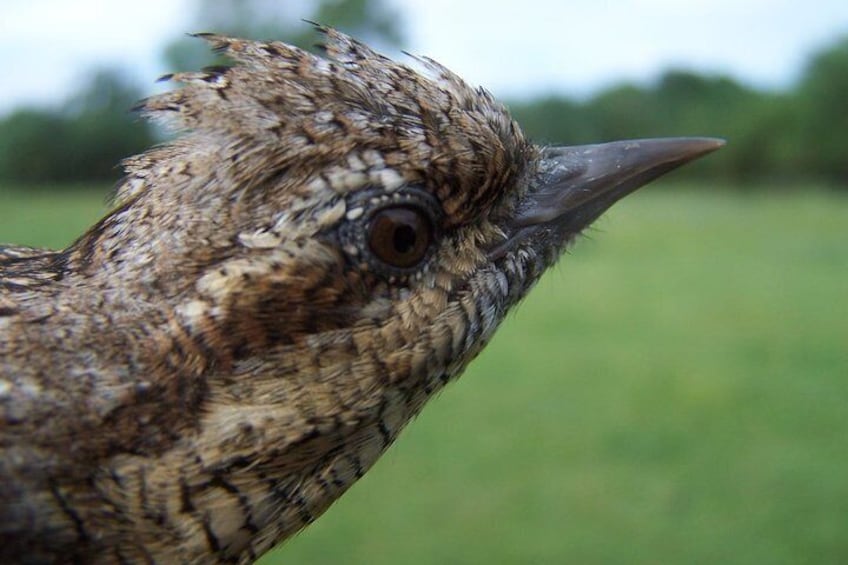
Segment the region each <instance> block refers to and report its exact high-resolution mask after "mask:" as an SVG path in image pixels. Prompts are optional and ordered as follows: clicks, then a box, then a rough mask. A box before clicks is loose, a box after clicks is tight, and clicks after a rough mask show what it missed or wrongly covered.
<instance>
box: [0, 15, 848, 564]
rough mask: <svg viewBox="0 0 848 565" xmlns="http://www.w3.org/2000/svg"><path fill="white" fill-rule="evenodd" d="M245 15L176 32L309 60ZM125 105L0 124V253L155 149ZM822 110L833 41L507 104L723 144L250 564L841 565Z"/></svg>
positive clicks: (11, 116) (844, 447)
mask: <svg viewBox="0 0 848 565" xmlns="http://www.w3.org/2000/svg"><path fill="white" fill-rule="evenodd" d="M260 5H261V2H232V1H228V2H217V3H216V2H211V1H210V2H199V3H198V6H199V7H200V8H199V9H198V12H197V18H196V19H197V22H198V28H197V29H216V30H221V31H226V32H231V33H241V34H244V35H248V36H253V37H268V36H270V35H273V34H276V35H279V33H278V32H279V31H280V30H282V35H283V36H284V37H285V38H286V39H288V40H291V41H297V42H299V43H300V44H308V43H311V42H314V40H315V36H314V35H313V34H312V32H311V31H310V30H309V29H308V26H304V25H303V24H300V25H293V24H291V23H286V22H283V21H276V20H274V19H273V18H268V17H259V15H258V14H257V13H255V12H251V9H255V8H257V7H259V6H260ZM402 17H403V14H402V11H398V10H397V9H395V8H392V7H391V6H389V5H387V4H385V3H381V2H378V1H376V0H357V1H351V2H339V1H324V2H319V3H315V8H314V14H312V17H311V18H310V19H314V20H317V21H321V22H324V23H328V24H333V25H337V26H339V27H341V28H342V29H345V30H347V31H351V32H353V33H355V34H356V35H358V36H360V37H367V38H369V39H373V40H376V41H378V42H382V43H383V44H385V45H390V46H392V45H393V46H398V45H403V41H404V34H403V29H404V27H403V25H402ZM257 22H260V24H261V25H259V24H257ZM847 31H848V30H847ZM473 41H474V34H473V31H471V30H470V31H469V42H470V43H473ZM162 50H163V53H164V54H165V57H166V58H167V59H168V60H169V61H170V62H172V64H173V65H174V68H196V67H198V66H202V65H204V64H209V63H210V62H213V61H212V60H211V59H209V58H208V55H207V54H206V52H205V51H203V50H202V48H199V47H198V46H197V45H196V44H194V43H192V42H190V41H188V42H186V40H182V39H178V38H177V39H175V40H174V41H173V42H172V43H171V44H169V45H167V46H162ZM623 56H625V55H623ZM140 95H141V91H140V90H139V89H138V87H137V86H136V85H135V83H134V82H133V79H132V78H131V77H128V76H126V75H125V74H122V73H121V72H118V71H116V70H114V69H99V70H96V71H95V72H93V74H92V79H91V80H90V81H89V83H88V84H87V85H86V86H85V87H84V88H82V89H81V90H80V91H79V92H76V93H73V94H69V96H68V98H67V102H66V103H64V104H61V105H59V106H56V107H51V108H41V107H28V108H20V109H16V110H14V111H12V112H9V113H7V114H6V115H5V116H2V117H0V242H15V243H20V244H30V245H44V246H51V247H60V246H64V245H67V244H68V243H69V242H70V241H72V239H73V238H74V237H76V236H78V235H79V234H81V233H82V232H83V231H84V229H85V227H86V226H87V225H89V224H90V223H91V222H93V221H94V220H96V219H97V218H98V217H99V216H100V215H102V214H103V213H105V212H106V211H107V205H106V203H105V202H106V194H107V192H108V189H109V185H110V183H113V182H114V181H115V180H116V178H117V176H118V175H119V173H120V171H119V170H118V169H116V168H115V163H116V162H117V161H118V160H119V159H120V158H121V157H124V156H127V155H129V154H132V153H134V152H137V151H140V150H143V149H144V147H146V146H147V145H149V144H151V143H155V142H158V141H161V140H162V139H163V137H162V136H163V133H162V132H160V131H156V130H153V129H150V128H149V126H147V125H146V124H143V123H140V122H138V121H137V119H136V118H135V117H134V116H133V115H131V114H128V113H127V112H126V109H127V108H128V107H129V106H131V105H132V104H133V103H134V101H135V100H136V99H137V98H138V97H139V96H140ZM846 101H848V34H846V35H843V36H841V37H839V36H835V37H834V38H833V41H832V42H831V43H830V44H829V45H828V46H826V47H823V48H822V49H821V50H820V51H818V52H815V53H809V54H808V55H807V62H806V63H805V64H804V65H803V68H802V69H801V70H800V71H799V73H798V79H797V81H795V82H794V83H793V84H792V85H791V87H788V88H786V89H783V90H780V91H765V90H760V89H755V88H752V87H750V86H747V85H746V84H744V83H742V82H740V81H738V80H737V79H735V78H732V77H728V76H715V75H704V74H699V73H698V72H695V71H692V70H681V69H670V70H669V71H668V72H666V73H663V74H662V75H661V76H660V77H659V78H657V80H655V81H653V82H650V83H646V84H619V85H614V86H611V87H609V88H606V89H603V90H602V91H599V92H597V93H595V94H594V95H592V96H589V97H584V98H572V97H568V96H566V95H559V94H548V95H545V96H540V97H537V98H533V99H526V100H514V101H512V102H511V103H510V107H511V108H512V110H513V112H514V113H515V115H516V117H517V118H518V120H519V121H520V122H521V123H522V125H523V126H524V128H525V131H526V132H527V133H528V135H530V137H532V138H534V139H536V140H539V141H542V142H556V143H585V142H593V141H601V140H609V139H616V138H628V137H648V136H657V135H686V134H710V135H718V136H724V137H727V138H728V139H729V144H728V146H727V147H726V148H725V149H723V150H722V151H721V152H719V153H718V154H716V155H714V156H710V157H709V158H707V159H705V160H703V161H702V162H699V163H697V164H696V165H695V166H691V167H687V168H686V169H685V170H682V171H680V172H678V173H674V175H672V177H671V178H670V179H669V180H668V181H664V182H661V183H657V184H656V185H655V186H652V187H650V188H648V189H643V190H642V191H640V192H639V193H637V194H635V195H633V196H632V197H628V199H626V200H625V201H624V202H622V203H620V204H618V205H616V207H615V208H614V209H613V210H611V211H610V212H609V213H608V214H607V215H606V216H604V218H602V219H601V220H600V221H599V222H598V223H597V224H596V225H595V226H594V228H593V229H592V230H590V232H589V233H588V234H587V237H586V238H584V239H583V241H581V242H580V243H579V244H578V245H577V246H576V247H575V249H574V250H573V251H572V252H570V253H569V254H568V255H567V256H565V257H564V258H563V260H562V262H561V263H560V266H558V267H557V268H555V269H553V270H552V271H551V272H550V273H548V275H547V276H546V277H545V278H544V279H543V280H542V282H541V283H540V285H539V287H538V288H537V289H536V290H535V291H534V292H533V293H531V295H530V296H529V297H528V299H527V300H526V301H525V302H524V303H523V304H522V305H521V306H520V307H519V308H518V309H517V310H516V312H515V313H514V314H512V315H511V316H510V317H509V319H508V320H507V321H506V322H505V323H504V326H503V327H502V329H501V330H500V331H499V333H498V334H497V336H496V337H495V339H494V340H493V341H492V343H491V345H490V346H489V347H488V348H487V349H486V350H485V351H484V352H483V354H482V355H481V356H480V358H479V359H478V360H477V361H475V362H474V363H473V364H472V365H471V368H470V369H469V370H468V372H467V373H466V374H465V375H464V376H463V377H462V379H460V380H459V382H457V383H455V384H453V385H451V386H450V387H449V388H448V389H447V391H446V392H445V393H444V394H443V395H441V396H440V397H438V398H436V399H435V400H434V401H433V402H432V403H431V405H430V406H428V408H427V409H425V410H424V412H423V414H422V416H420V417H419V418H418V419H417V420H416V421H415V422H413V423H412V424H411V425H410V426H409V429H408V430H407V431H406V432H404V434H403V435H402V437H401V439H400V440H399V442H398V443H397V444H396V445H395V446H393V447H392V448H391V449H390V450H389V452H388V453H387V454H386V455H385V456H384V457H383V459H381V460H380V462H378V464H377V465H376V467H375V468H374V469H373V470H372V471H371V472H369V473H368V475H366V477H365V478H364V479H362V480H361V481H360V482H359V483H357V484H356V485H355V486H354V487H353V488H352V489H351V491H350V493H349V494H348V495H347V496H346V497H344V498H343V499H342V500H341V501H339V502H338V503H337V504H336V505H334V506H333V507H332V508H331V509H330V511H328V513H327V514H326V515H325V516H324V517H322V518H321V519H320V520H318V522H317V523H316V524H314V525H313V526H312V527H310V528H309V529H307V530H306V531H305V532H304V533H302V534H301V535H299V536H298V537H296V538H295V539H293V540H291V541H290V542H288V543H287V544H285V545H284V546H283V547H281V548H279V549H277V550H275V551H274V552H272V553H271V554H269V555H268V556H266V557H265V558H264V559H263V560H262V561H261V562H262V563H264V564H266V565H268V564H271V563H362V564H366V563H368V564H377V563H434V564H435V563H563V562H568V563H598V564H602V563H640V564H641V563H644V564H649V563H717V562H720V563H739V564H743V563H744V564H749V563H769V564H782V563H786V564H794V563H816V564H818V563H832V564H839V563H848V102H846ZM508 102H509V101H508Z"/></svg>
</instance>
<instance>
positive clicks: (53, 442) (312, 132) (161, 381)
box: [0, 26, 723, 563]
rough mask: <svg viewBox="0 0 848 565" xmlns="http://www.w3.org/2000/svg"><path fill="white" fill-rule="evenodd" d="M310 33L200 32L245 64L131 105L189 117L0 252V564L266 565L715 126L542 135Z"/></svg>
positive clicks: (502, 111) (485, 98) (397, 65)
mask: <svg viewBox="0 0 848 565" xmlns="http://www.w3.org/2000/svg"><path fill="white" fill-rule="evenodd" d="M319 29H320V32H321V33H323V35H324V42H325V43H324V46H323V51H322V52H320V53H312V52H309V51H305V50H301V49H299V48H297V47H294V46H291V45H288V44H286V43H283V42H278V41H254V40H247V39H239V38H235V37H228V36H223V35H216V34H198V35H199V36H200V37H201V38H202V39H204V40H206V41H207V42H208V43H209V44H210V45H211V47H212V49H214V50H215V51H216V52H218V53H220V54H222V55H224V56H226V57H227V58H228V60H229V61H230V63H229V64H228V65H225V66H218V67H211V68H207V69H204V70H202V71H196V72H181V73H176V74H172V75H168V76H166V77H164V78H165V79H166V80H169V81H172V82H173V83H174V84H175V85H176V86H175V87H174V88H173V89H172V90H170V91H168V92H165V93H162V94H156V95H153V96H151V97H149V98H147V99H145V100H143V101H142V102H141V103H140V104H139V106H138V107H137V110H138V111H139V112H140V113H141V114H142V115H144V116H145V117H147V118H149V119H152V120H154V121H157V122H160V123H163V124H166V125H168V126H169V127H172V128H173V129H174V130H176V131H177V132H179V135H178V136H177V137H176V138H175V139H174V140H173V141H170V142H167V143H165V144H162V145H160V146H157V147H154V148H152V149H149V150H148V151H147V152H145V153H143V154H141V155H138V156H135V157H130V158H128V159H126V160H125V161H124V162H123V168H124V171H125V176H124V177H123V179H122V180H121V181H120V182H119V184H118V186H117V189H116V191H115V195H114V197H113V202H112V203H111V209H110V211H109V212H108V213H107V214H106V215H105V216H104V217H103V218H102V219H101V220H100V221H98V222H97V223H96V224H95V225H93V226H92V227H91V228H90V229H88V230H87V231H86V232H85V233H84V234H83V235H82V236H80V237H79V238H78V239H76V240H75V241H74V242H73V243H71V244H70V245H69V246H68V247H66V248H65V249H61V250H48V249H34V248H27V247H21V246H13V245H8V246H5V247H0V561H2V562H4V563H42V562H85V563H127V562H163V563H170V562H185V563H250V562H252V561H254V560H255V559H257V558H258V557H259V556H261V555H262V554H263V553H265V552H266V551H268V550H269V549H270V548H272V547H273V546H275V545H276V544H279V543H280V542H282V541H283V540H285V539H287V538H289V537H291V536H292V535H294V534H295V533H297V532H299V531H300V530H301V529H303V528H304V527H305V526H307V525H308V524H310V523H312V522H313V521H314V520H315V519H316V518H318V517H319V516H320V515H321V514H322V513H323V512H324V511H325V510H326V509H327V508H328V507H329V506H330V505H331V504H332V502H334V501H335V500H336V499H338V498H339V497H340V496H341V495H342V494H343V493H344V492H345V491H346V490H347V489H348V488H349V487H350V486H351V485H352V484H353V483H354V482H355V481H356V480H357V479H359V478H360V477H362V476H363V474H364V473H366V472H367V471H368V469H369V468H370V467H371V466H372V465H373V464H374V463H375V461H377V459H378V458H379V457H380V456H381V454H382V453H383V452H384V451H385V450H386V448H387V447H389V446H390V445H391V444H392V443H393V442H394V441H395V439H396V438H397V437H398V435H399V434H400V432H401V431H402V429H403V428H404V426H405V425H406V424H407V423H408V422H409V421H410V420H411V419H412V418H413V417H414V416H415V415H417V414H418V413H419V412H420V411H421V410H422V408H423V407H424V405H425V404H426V402H427V401H428V400H429V399H430V398H432V397H433V396H434V395H436V394H437V393H438V392H439V391H441V390H442V389H443V388H444V387H445V385H447V384H448V383H449V382H451V381H453V380H454V379H456V378H457V377H458V376H459V375H460V374H461V373H462V372H463V370H464V369H465V367H466V366H467V365H468V363H469V362H470V361H471V360H472V359H473V358H474V357H475V356H476V355H477V354H478V353H479V352H480V351H481V350H482V349H483V348H484V347H485V346H486V344H487V343H488V342H489V340H490V339H491V337H492V335H493V333H494V332H495V330H496V329H497V327H498V325H499V324H500V322H501V321H502V320H503V319H504V316H505V315H506V313H507V311H509V310H510V309H511V308H512V307H513V306H515V305H516V304H517V303H518V302H519V301H520V300H521V299H522V298H523V297H524V296H525V295H526V294H527V293H528V292H529V291H530V290H531V288H532V287H533V285H534V284H535V283H536V281H537V280H538V279H539V277H540V276H541V275H542V274H543V273H544V272H545V271H546V269H548V268H549V267H550V266H551V265H553V264H554V263H556V262H557V261H558V259H559V258H560V256H561V255H562V254H563V252H564V251H565V250H566V249H568V248H569V247H570V246H571V245H572V244H573V243H574V242H575V241H576V240H577V239H579V237H580V235H581V234H582V233H583V232H584V231H585V230H586V229H587V228H588V227H589V226H590V225H591V224H592V223H593V222H594V220H596V219H597V218H598V217H599V216H600V215H601V214H602V213H603V212H604V211H605V210H607V209H608V208H609V207H610V206H611V205H613V204H614V203H615V202H616V201H618V200H619V199H621V198H622V197H624V196H625V195H627V194H629V193H631V192H633V191H634V190H636V189H637V188H638V187H640V186H642V185H644V184H646V183H648V182H649V181H651V180H653V179H655V178H656V177H659V176H660V175H662V174H664V173H666V172H667V171H670V170H672V169H674V168H676V167H678V166H680V165H682V164H684V163H686V162H688V161H691V160H693V159H695V158H698V157H701V156H702V155H705V154H707V153H710V152H712V151H714V150H716V149H718V148H719V147H720V146H721V145H722V144H723V141H722V140H719V139H714V138H706V137H689V138H664V139H663V138H658V139H642V140H625V141H613V142H606V143H597V144H593V145H583V146H547V145H541V144H536V143H534V142H532V141H530V140H529V139H528V138H526V137H525V135H524V134H523V133H522V131H521V129H520V127H519V125H518V124H517V123H516V122H515V121H514V120H513V119H512V117H511V116H510V114H509V112H508V110H507V109H506V108H505V107H504V106H503V105H502V104H501V103H499V102H497V101H496V100H495V99H494V97H493V96H492V95H491V94H489V93H488V92H487V91H486V90H484V89H481V88H476V87H473V86H470V85H469V84H468V83H466V82H465V81H464V80H463V79H461V78H460V77H459V76H457V75H456V74H454V73H453V72H451V71H450V70H448V69H447V68H445V67H444V66H442V65H440V64H439V63H437V62H436V61H434V60H432V59H429V58H426V57H412V58H411V59H410V60H408V61H406V62H398V61H395V60H393V59H390V58H388V57H386V56H384V55H381V54H379V53H377V52H376V51H374V50H373V49H372V48H370V47H369V46H367V45H366V44H364V43H362V42H360V41H358V40H356V39H353V38H351V37H349V36H347V35H345V34H343V33H341V32H339V31H337V30H335V29H333V28H329V27H321V26H319ZM528 386H530V385H529V384H528Z"/></svg>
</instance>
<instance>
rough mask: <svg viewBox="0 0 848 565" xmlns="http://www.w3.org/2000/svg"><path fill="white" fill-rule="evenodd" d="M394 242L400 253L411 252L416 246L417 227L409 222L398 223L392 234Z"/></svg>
mask: <svg viewBox="0 0 848 565" xmlns="http://www.w3.org/2000/svg"><path fill="white" fill-rule="evenodd" d="M392 243H394V246H395V250H396V251H397V252H398V253H401V254H406V253H409V252H410V251H412V249H413V248H414V247H415V228H414V227H412V226H411V225H409V224H400V225H398V226H397V227H396V228H395V233H394V235H393V236H392Z"/></svg>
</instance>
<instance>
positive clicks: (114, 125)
mask: <svg viewBox="0 0 848 565" xmlns="http://www.w3.org/2000/svg"><path fill="white" fill-rule="evenodd" d="M139 98H140V91H139V90H138V89H137V88H136V87H135V86H134V85H132V84H130V83H129V82H128V81H127V80H126V79H125V78H124V77H123V76H121V75H120V74H119V73H117V72H115V71H112V70H101V71H99V72H97V73H95V74H94V75H93V77H92V79H91V81H90V82H89V84H88V86H87V87H86V88H85V89H84V90H83V91H82V92H79V93H78V94H76V95H75V96H74V97H73V98H72V99H71V100H70V101H69V102H68V103H66V104H65V105H64V106H63V107H62V108H59V109H37V108H25V109H21V110H17V111H16V112H14V113H12V114H10V115H8V116H6V117H5V118H4V119H2V120H0V181H4V182H16V183H25V184H40V183H50V182H85V181H101V182H102V181H110V180H112V181H114V180H116V179H117V178H118V177H120V174H121V171H120V168H119V166H118V163H119V162H120V160H121V159H123V158H124V157H127V156H129V155H132V154H134V153H138V152H140V151H142V150H144V149H145V148H146V147H148V146H149V145H151V144H152V143H153V136H152V134H151V131H150V129H149V127H148V126H147V124H145V123H143V122H141V121H140V120H139V119H138V118H137V117H136V116H135V115H133V114H132V113H131V112H130V111H129V108H130V107H131V106H132V105H133V104H134V103H135V102H136V101H137V100H138V99H139Z"/></svg>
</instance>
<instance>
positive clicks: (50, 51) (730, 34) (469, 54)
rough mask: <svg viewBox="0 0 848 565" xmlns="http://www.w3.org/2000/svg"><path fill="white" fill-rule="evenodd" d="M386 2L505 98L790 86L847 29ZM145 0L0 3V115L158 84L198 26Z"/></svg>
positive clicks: (587, 6)
mask: <svg viewBox="0 0 848 565" xmlns="http://www.w3.org/2000/svg"><path fill="white" fill-rule="evenodd" d="M282 1H283V0H281V2H282ZM388 1H390V2H391V3H392V4H393V5H395V6H397V7H398V8H400V10H401V11H402V12H403V13H404V14H405V18H406V19H405V23H406V28H407V32H408V42H407V45H406V46H405V47H406V49H407V50H408V51H410V52H413V53H416V54H422V55H428V56H431V57H433V58H434V59H436V60H438V61H439V62H441V63H442V64H444V65H446V66H447V67H449V68H451V69H452V70H454V71H455V72H457V73H458V74H460V75H461V76H463V77H464V78H466V79H467V80H469V81H470V82H472V83H474V84H479V85H482V86H485V87H487V88H488V89H490V90H492V91H493V92H494V93H495V94H496V95H497V96H499V97H529V96H532V95H534V94H539V93H549V92H559V93H562V94H565V95H570V96H574V95H587V94H591V93H593V92H595V91H597V90H598V89H600V88H603V87H605V86H608V85H610V84H614V83H616V82H618V81H621V80H630V81H637V82H644V81H648V80H651V79H653V78H654V77H656V76H657V75H658V74H659V73H660V72H662V71H663V70H665V69H667V68H669V67H677V68H687V69H693V70H696V71H699V72H709V73H723V74H730V75H731V76H733V77H735V78H737V79H739V80H742V81H743V82H745V83H748V84H752V85H754V86H760V87H764V88H779V87H785V86H787V85H789V84H791V82H792V81H793V80H794V79H795V78H796V77H797V75H798V73H799V71H800V69H801V67H802V65H803V63H804V62H805V61H806V60H807V58H808V56H809V55H810V54H811V53H812V52H813V51H815V50H817V49H819V48H821V47H824V46H827V45H828V44H829V43H831V42H833V41H835V40H836V39H837V38H838V37H840V35H843V36H844V35H846V34H848V1H846V0H808V1H806V2H799V1H798V0H686V1H682V0H618V1H603V0H568V1H563V0H520V1H509V2H507V1H497V0H488V1H482V0H479V1H478V0H473V1H472V0H468V1H458V0H388ZM143 4H144V6H143V7H141V5H140V4H139V3H136V2H127V1H115V0H0V61H2V63H3V67H4V70H3V84H2V88H0V113H3V112H6V111H8V110H10V109H11V108H13V107H15V106H17V105H21V104H30V105H34V104H35V105H37V104H46V103H57V102H60V101H61V100H63V99H65V98H66V97H67V96H68V95H69V94H70V93H71V92H73V91H75V90H76V89H78V88H79V87H80V85H81V84H82V81H83V80H84V79H85V77H86V76H87V75H88V73H90V72H91V70H92V69H94V68H96V67H102V66H113V67H118V68H121V69H124V70H125V71H127V72H128V73H130V74H132V75H133V76H135V77H136V78H137V79H138V80H139V82H140V83H141V84H143V85H148V86H149V87H150V90H151V91H152V90H153V81H154V80H155V79H156V78H157V76H159V75H160V74H162V73H164V72H167V71H168V70H169V69H166V68H165V67H164V63H163V61H162V59H161V53H162V48H163V47H164V45H165V44H166V43H168V42H169V41H171V40H173V39H175V38H177V37H179V36H180V35H181V34H183V33H186V32H191V31H197V30H194V29H193V28H192V26H193V25H194V24H193V22H192V9H193V3H192V2H191V0H145V1H144V3H143ZM304 25H307V24H304Z"/></svg>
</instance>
